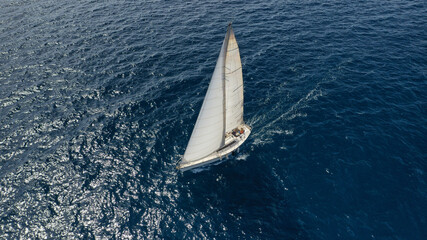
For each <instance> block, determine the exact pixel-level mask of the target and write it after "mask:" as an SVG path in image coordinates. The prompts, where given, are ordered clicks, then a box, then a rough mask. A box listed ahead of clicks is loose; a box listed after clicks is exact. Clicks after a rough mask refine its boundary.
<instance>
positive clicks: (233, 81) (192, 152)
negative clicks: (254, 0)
mask: <svg viewBox="0 0 427 240" xmlns="http://www.w3.org/2000/svg"><path fill="white" fill-rule="evenodd" d="M251 130H252V128H251V127H250V126H249V125H247V124H245V122H244V121H243V76H242V63H241V60H240V53H239V47H238V45H237V41H236V37H235V36H234V32H233V29H232V27H231V23H230V24H229V25H228V28H227V33H226V34H225V39H224V41H223V43H222V47H221V52H220V53H219V57H218V60H217V62H216V66H215V70H214V72H213V74H212V78H211V81H210V83H209V87H208V90H207V92H206V95H205V99H204V100H203V104H202V108H201V110H200V112H199V116H198V118H197V121H196V124H195V125H194V129H193V132H192V134H191V137H190V140H189V141H188V145H187V148H186V150H185V153H184V156H183V158H182V160H181V162H180V163H179V164H178V166H177V169H179V170H181V171H187V170H190V169H193V168H198V167H202V166H205V165H208V164H212V163H214V162H218V161H220V160H222V159H223V158H225V157H227V156H228V155H229V154H231V153H233V152H234V151H236V150H237V149H238V148H239V147H240V145H242V143H243V142H244V141H246V139H247V138H248V136H249V134H250V133H251Z"/></svg>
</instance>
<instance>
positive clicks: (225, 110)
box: [221, 22, 231, 146]
mask: <svg viewBox="0 0 427 240" xmlns="http://www.w3.org/2000/svg"><path fill="white" fill-rule="evenodd" d="M230 30H231V22H230V23H229V24H228V27H227V33H226V34H225V40H224V45H225V49H224V50H225V53H227V51H228V40H229V39H230ZM226 58H227V54H224V61H223V66H222V67H223V72H222V83H223V84H222V94H223V101H222V103H223V104H222V105H223V108H222V110H223V117H224V121H223V126H224V130H223V138H222V143H221V146H224V145H225V134H226V132H227V129H226V126H227V125H226V124H227V114H226V113H227V99H226V93H225V91H226V86H225V84H226V80H225V61H226Z"/></svg>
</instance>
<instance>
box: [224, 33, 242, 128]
mask: <svg viewBox="0 0 427 240" xmlns="http://www.w3.org/2000/svg"><path fill="white" fill-rule="evenodd" d="M229 32H230V36H229V38H228V47H227V55H226V57H225V86H226V87H225V89H226V91H225V93H226V96H225V99H226V100H227V101H226V127H225V131H226V132H229V131H231V130H233V129H234V128H236V127H237V126H239V125H240V124H242V123H243V76H242V63H241V61H240V53H239V46H238V45H237V41H236V37H235V36H234V32H233V29H231V27H230V28H229Z"/></svg>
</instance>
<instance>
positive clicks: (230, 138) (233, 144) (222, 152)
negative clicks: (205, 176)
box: [177, 124, 251, 172]
mask: <svg viewBox="0 0 427 240" xmlns="http://www.w3.org/2000/svg"><path fill="white" fill-rule="evenodd" d="M238 128H243V129H244V132H243V133H242V134H240V135H239V136H234V135H233V134H231V133H227V134H226V137H225V144H224V146H223V147H221V148H220V149H218V150H217V151H215V152H213V153H211V154H209V155H208V156H206V157H203V158H201V159H198V160H195V161H191V162H188V163H181V164H179V165H178V166H177V169H179V170H180V171H182V172H185V171H187V170H191V169H194V168H198V167H203V166H206V165H209V164H212V163H215V162H218V161H221V160H222V159H223V158H225V157H227V156H228V155H230V154H231V153H232V152H233V151H235V150H236V149H237V148H239V147H240V145H242V144H243V142H245V141H246V139H247V138H248V137H249V134H251V127H249V126H248V125H246V124H242V125H240V126H239V127H238Z"/></svg>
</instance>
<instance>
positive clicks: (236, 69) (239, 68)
mask: <svg viewBox="0 0 427 240" xmlns="http://www.w3.org/2000/svg"><path fill="white" fill-rule="evenodd" d="M227 69H228V71H230V70H231V69H229V68H227ZM240 69H242V67H238V68H236V70H234V71H231V72H229V73H226V74H233V73H235V72H237V71H238V70H240Z"/></svg>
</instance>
